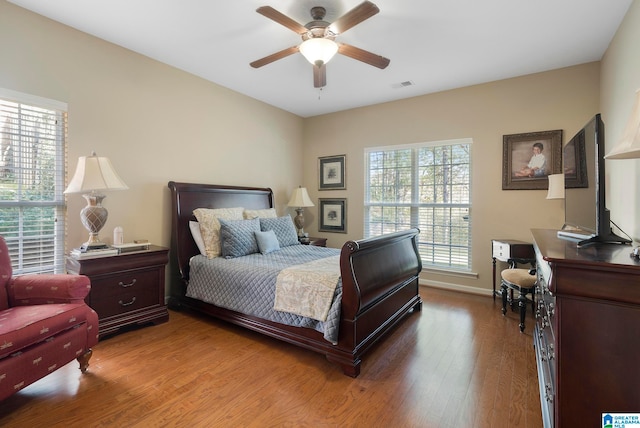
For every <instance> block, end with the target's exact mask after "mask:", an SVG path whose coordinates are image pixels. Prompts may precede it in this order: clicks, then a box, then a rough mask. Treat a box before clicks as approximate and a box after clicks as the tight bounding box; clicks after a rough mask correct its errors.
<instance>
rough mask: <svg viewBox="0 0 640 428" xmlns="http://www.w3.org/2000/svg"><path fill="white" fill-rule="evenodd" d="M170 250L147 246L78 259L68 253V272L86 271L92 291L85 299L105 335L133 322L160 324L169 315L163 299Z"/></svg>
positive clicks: (83, 272)
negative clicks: (132, 250) (140, 248)
mask: <svg viewBox="0 0 640 428" xmlns="http://www.w3.org/2000/svg"><path fill="white" fill-rule="evenodd" d="M168 261H169V250H168V249H167V248H164V247H158V246H155V245H151V246H150V247H149V249H148V250H144V251H135V252H130V253H124V254H119V255H116V256H109V257H99V258H93V259H83V260H77V259H74V258H72V257H67V272H68V273H70V274H76V275H78V274H81V275H87V276H88V277H89V278H90V279H91V292H90V293H89V295H88V296H87V298H86V299H85V300H86V302H87V304H88V305H89V306H91V307H92V308H93V309H94V310H95V311H96V312H97V313H98V318H99V334H100V336H101V337H102V336H104V335H107V334H110V333H114V332H116V331H117V330H118V329H120V328H121V327H123V326H126V325H131V324H145V323H150V322H152V323H154V324H158V323H161V322H165V321H167V320H168V319H169V312H168V311H167V306H166V305H165V302H164V278H165V266H166V264H167V262H168Z"/></svg>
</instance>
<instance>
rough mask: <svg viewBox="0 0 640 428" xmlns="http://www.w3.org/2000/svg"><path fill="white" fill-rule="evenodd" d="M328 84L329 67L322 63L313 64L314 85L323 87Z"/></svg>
mask: <svg viewBox="0 0 640 428" xmlns="http://www.w3.org/2000/svg"><path fill="white" fill-rule="evenodd" d="M324 86H327V67H326V66H325V65H324V64H322V65H321V66H320V67H318V66H317V65H314V66H313V87H314V88H322V87H324Z"/></svg>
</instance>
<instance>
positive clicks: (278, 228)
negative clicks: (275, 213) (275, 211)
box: [260, 215, 300, 248]
mask: <svg viewBox="0 0 640 428" xmlns="http://www.w3.org/2000/svg"><path fill="white" fill-rule="evenodd" d="M260 230H262V231H263V232H265V231H267V230H273V232H274V233H275V234H276V237H277V238H278V244H279V245H280V248H284V247H288V246H290V245H298V244H300V242H299V241H298V233H297V232H296V227H295V226H294V225H293V220H291V217H289V216H288V215H285V216H283V217H276V218H261V219H260Z"/></svg>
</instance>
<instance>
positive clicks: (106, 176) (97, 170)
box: [64, 152, 129, 193]
mask: <svg viewBox="0 0 640 428" xmlns="http://www.w3.org/2000/svg"><path fill="white" fill-rule="evenodd" d="M128 188H129V187H127V185H126V184H125V183H124V181H122V179H121V178H120V177H119V176H118V174H117V173H116V172H115V170H114V169H113V166H112V165H111V161H109V158H105V157H99V156H97V155H96V153H95V152H92V153H91V156H81V157H80V158H78V166H77V167H76V172H75V174H74V175H73V178H72V179H71V181H70V182H69V185H68V186H67V190H65V191H64V193H87V192H91V191H101V190H126V189H128Z"/></svg>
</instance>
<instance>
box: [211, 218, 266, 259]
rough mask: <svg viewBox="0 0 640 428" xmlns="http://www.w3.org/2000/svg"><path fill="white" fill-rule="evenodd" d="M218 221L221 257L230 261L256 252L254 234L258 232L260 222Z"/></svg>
mask: <svg viewBox="0 0 640 428" xmlns="http://www.w3.org/2000/svg"><path fill="white" fill-rule="evenodd" d="M219 221H220V241H221V243H222V244H221V248H222V257H224V258H227V259H232V258H234V257H241V256H246V255H249V254H253V253H257V252H258V241H256V232H260V220H258V219H257V218H254V219H251V220H224V219H219Z"/></svg>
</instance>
